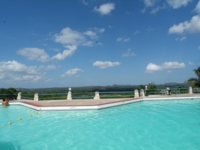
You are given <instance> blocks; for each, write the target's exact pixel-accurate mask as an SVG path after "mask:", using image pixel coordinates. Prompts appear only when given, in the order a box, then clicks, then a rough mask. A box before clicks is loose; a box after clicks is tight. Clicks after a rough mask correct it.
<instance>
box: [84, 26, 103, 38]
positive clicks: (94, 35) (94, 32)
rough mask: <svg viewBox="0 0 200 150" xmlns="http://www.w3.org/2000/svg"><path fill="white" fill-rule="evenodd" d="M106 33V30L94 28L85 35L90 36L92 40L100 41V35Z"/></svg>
mask: <svg viewBox="0 0 200 150" xmlns="http://www.w3.org/2000/svg"><path fill="white" fill-rule="evenodd" d="M104 31H105V29H104V28H94V29H90V30H88V31H86V32H84V33H83V34H84V35H86V36H89V37H90V38H91V39H98V35H99V34H101V33H103V32H104Z"/></svg>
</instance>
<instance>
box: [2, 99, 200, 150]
mask: <svg viewBox="0 0 200 150" xmlns="http://www.w3.org/2000/svg"><path fill="white" fill-rule="evenodd" d="M35 112H36V111H35V110H32V109H29V108H26V107H23V106H19V105H18V106H15V105H11V106H9V107H7V108H2V107H1V108H0V150H38V149H39V150H63V149H68V150H94V149H95V150H140V149H141V150H197V149H200V141H199V139H200V100H169V101H145V102H137V103H132V104H128V105H123V106H118V107H113V108H109V109H102V110H89V111H39V112H38V114H36V113H35ZM30 114H31V115H32V116H30ZM18 118H22V120H21V121H18ZM8 122H12V124H11V125H7V123H8Z"/></svg>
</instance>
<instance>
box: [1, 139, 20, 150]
mask: <svg viewBox="0 0 200 150" xmlns="http://www.w3.org/2000/svg"><path fill="white" fill-rule="evenodd" d="M0 150H21V148H20V146H17V147H16V146H14V144H13V143H12V142H9V141H6V142H2V141H0Z"/></svg>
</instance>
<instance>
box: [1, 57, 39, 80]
mask: <svg viewBox="0 0 200 150" xmlns="http://www.w3.org/2000/svg"><path fill="white" fill-rule="evenodd" d="M0 74H1V77H0V79H3V80H9V81H11V82H12V81H23V80H28V81H30V82H31V81H37V80H39V79H41V78H42V73H41V72H38V68H37V67H36V66H29V67H28V66H26V65H24V64H21V63H19V62H17V61H15V60H13V61H7V62H5V61H3V62H0Z"/></svg>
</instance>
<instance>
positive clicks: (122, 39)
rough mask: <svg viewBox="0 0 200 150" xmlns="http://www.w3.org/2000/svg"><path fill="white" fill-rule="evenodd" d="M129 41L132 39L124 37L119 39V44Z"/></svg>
mask: <svg viewBox="0 0 200 150" xmlns="http://www.w3.org/2000/svg"><path fill="white" fill-rule="evenodd" d="M128 41H130V38H123V37H119V38H117V42H128Z"/></svg>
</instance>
